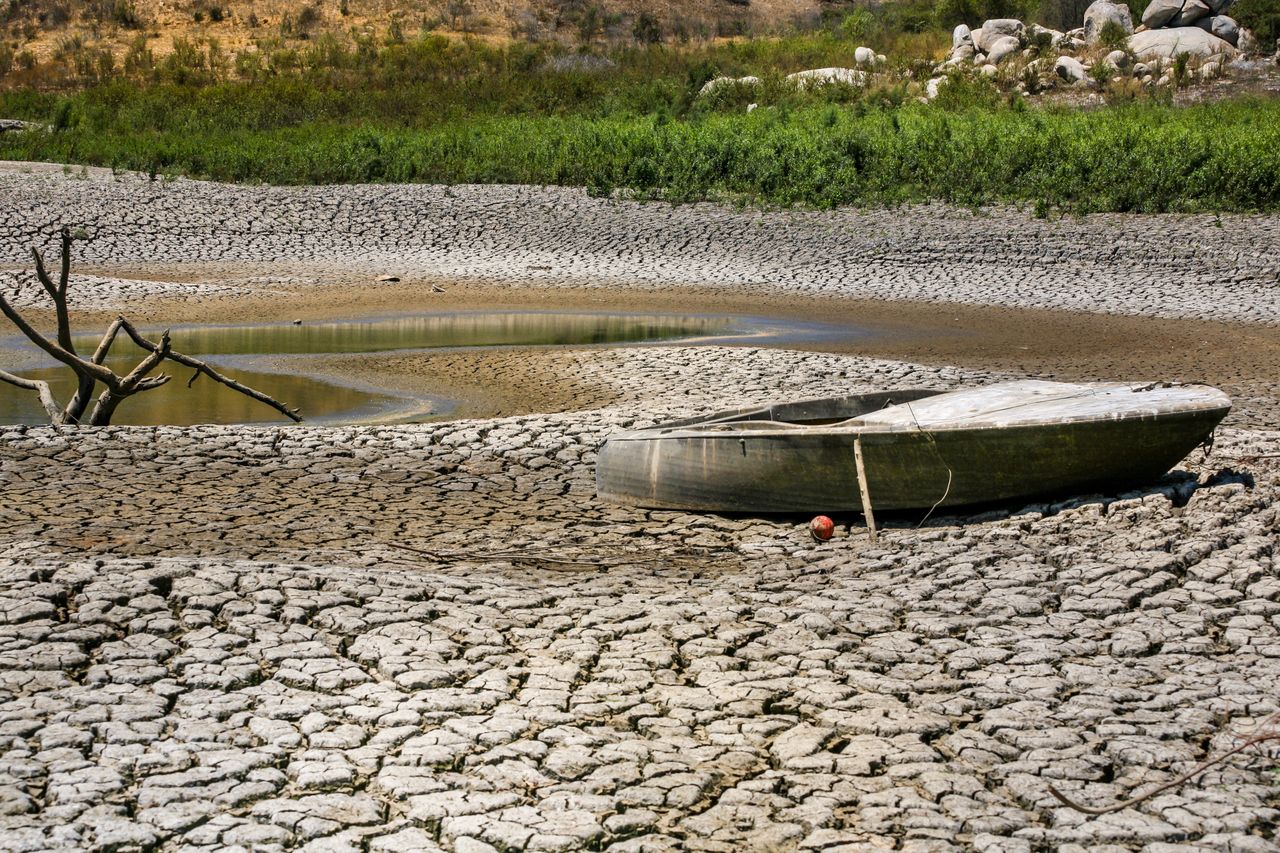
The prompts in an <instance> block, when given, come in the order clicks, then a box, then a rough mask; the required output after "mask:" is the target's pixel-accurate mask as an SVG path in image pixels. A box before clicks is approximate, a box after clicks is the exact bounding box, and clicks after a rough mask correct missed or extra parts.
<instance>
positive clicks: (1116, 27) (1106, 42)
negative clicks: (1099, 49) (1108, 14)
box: [1098, 21, 1129, 50]
mask: <svg viewBox="0 0 1280 853" xmlns="http://www.w3.org/2000/svg"><path fill="white" fill-rule="evenodd" d="M1098 43H1099V44H1101V45H1102V46H1103V47H1105V48H1108V49H1109V50H1124V49H1125V48H1126V47H1128V46H1129V33H1128V31H1127V30H1125V28H1124V27H1123V26H1121V25H1120V24H1118V23H1116V22H1115V21H1107V22H1106V23H1105V24H1103V25H1102V30H1101V32H1099V33H1098Z"/></svg>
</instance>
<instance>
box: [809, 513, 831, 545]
mask: <svg viewBox="0 0 1280 853" xmlns="http://www.w3.org/2000/svg"><path fill="white" fill-rule="evenodd" d="M835 532H836V523H835V522H834V521H832V520H831V519H829V518H827V517H826V516H825V515H815V516H814V517H813V521H811V522H809V533H810V534H811V535H812V536H813V538H814V539H817V540H818V541H819V542H826V541H827V540H828V539H830V538H831V535H832V534H833V533H835Z"/></svg>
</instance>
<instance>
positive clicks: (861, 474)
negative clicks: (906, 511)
mask: <svg viewBox="0 0 1280 853" xmlns="http://www.w3.org/2000/svg"><path fill="white" fill-rule="evenodd" d="M853 462H854V466H855V467H856V468H857V470H858V494H859V495H860V496H861V498H862V514H863V515H864V516H866V519H867V529H868V530H869V531H871V544H872V545H876V544H878V543H879V541H880V537H879V535H877V533H876V516H875V513H873V512H872V511H871V491H870V490H869V489H868V488H867V466H866V465H865V464H864V463H863V461H862V436H858V437H857V438H855V439H854V440H853Z"/></svg>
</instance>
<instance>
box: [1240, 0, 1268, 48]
mask: <svg viewBox="0 0 1280 853" xmlns="http://www.w3.org/2000/svg"><path fill="white" fill-rule="evenodd" d="M1230 14H1231V16H1232V17H1234V18H1235V19H1236V20H1237V21H1238V22H1239V23H1240V26H1242V27H1246V28H1248V29H1249V30H1251V31H1252V32H1253V35H1254V37H1255V38H1256V39H1257V40H1258V46H1259V47H1260V48H1261V49H1262V51H1263V52H1264V53H1270V52H1271V51H1272V49H1273V48H1274V47H1275V44H1276V40H1277V39H1280V0H1239V2H1237V3H1235V4H1234V5H1233V6H1232V7H1231V12H1230Z"/></svg>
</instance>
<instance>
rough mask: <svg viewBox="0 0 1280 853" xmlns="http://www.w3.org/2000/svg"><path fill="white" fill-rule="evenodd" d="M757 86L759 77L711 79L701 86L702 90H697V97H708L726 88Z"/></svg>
mask: <svg viewBox="0 0 1280 853" xmlns="http://www.w3.org/2000/svg"><path fill="white" fill-rule="evenodd" d="M759 84H760V78H759V77H751V76H747V77H712V78H711V79H710V80H708V81H707V82H706V83H703V84H702V88H701V89H699V90H698V97H699V98H701V97H703V96H705V95H710V94H711V93H712V92H715V91H718V90H720V89H723V88H725V87H726V86H734V85H737V86H757V85H759Z"/></svg>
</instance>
